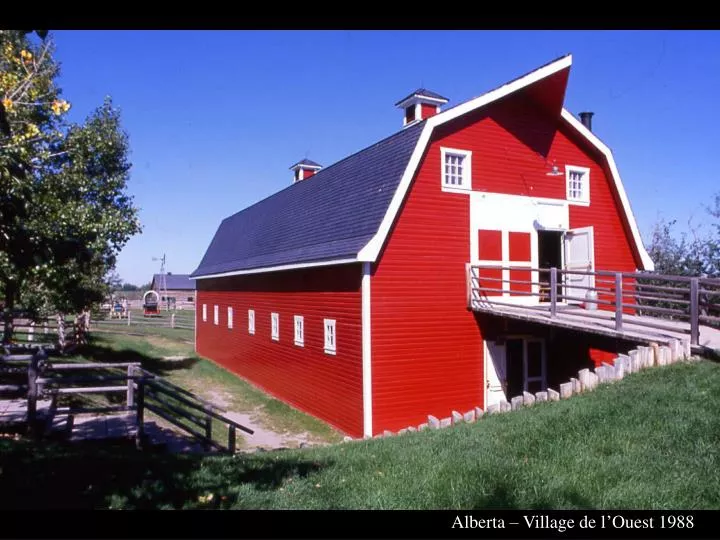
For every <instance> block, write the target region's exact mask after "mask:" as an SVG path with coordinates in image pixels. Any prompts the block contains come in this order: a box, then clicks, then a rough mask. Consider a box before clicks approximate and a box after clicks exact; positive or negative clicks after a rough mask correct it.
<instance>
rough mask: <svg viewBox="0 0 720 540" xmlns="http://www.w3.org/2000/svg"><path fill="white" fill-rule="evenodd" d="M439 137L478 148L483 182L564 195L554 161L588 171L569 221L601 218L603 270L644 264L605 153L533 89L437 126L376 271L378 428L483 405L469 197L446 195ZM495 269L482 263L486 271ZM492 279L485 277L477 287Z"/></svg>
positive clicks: (491, 249) (490, 244) (478, 177)
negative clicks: (469, 290)
mask: <svg viewBox="0 0 720 540" xmlns="http://www.w3.org/2000/svg"><path fill="white" fill-rule="evenodd" d="M441 146H443V147H451V148H457V149H463V150H470V151H472V152H473V159H472V184H473V189H474V190H476V191H485V192H494V193H507V194H512V195H525V196H532V197H547V198H554V199H565V198H566V184H565V182H566V180H565V176H564V175H563V176H548V175H547V174H546V173H547V172H548V171H550V170H551V167H552V165H553V163H556V164H557V165H558V166H560V167H563V166H564V165H566V164H568V165H577V166H582V167H588V168H590V170H591V180H590V198H591V204H590V206H589V207H579V206H572V207H571V208H570V226H571V227H572V228H575V227H582V226H585V225H593V226H594V227H595V260H596V267H597V268H598V269H601V268H612V269H619V270H631V269H634V268H635V266H636V264H637V263H638V261H639V260H638V258H637V253H634V252H633V247H632V243H631V240H630V236H629V233H628V227H627V223H626V222H625V221H624V218H623V217H622V216H621V215H620V210H619V208H620V206H619V203H618V201H617V194H616V193H615V192H614V188H613V187H612V186H611V184H610V181H609V175H608V174H606V173H607V171H606V166H605V164H604V161H603V158H602V156H600V155H599V153H598V152H597V151H595V150H593V149H591V148H590V147H589V146H588V145H587V143H585V142H582V141H578V139H577V136H576V135H575V134H574V133H572V132H571V131H570V129H569V128H567V127H565V125H564V124H563V123H562V121H561V120H560V119H559V118H558V117H557V116H548V115H547V114H546V113H544V112H543V111H542V109H541V108H540V107H538V106H537V105H536V104H535V103H534V102H533V101H532V100H531V99H530V98H529V97H528V95H526V94H524V93H523V92H519V93H517V94H515V95H513V96H511V97H510V98H506V99H504V100H501V101H499V102H498V103H496V104H494V105H492V106H490V107H488V108H487V109H485V110H483V111H480V112H477V113H471V114H469V115H466V116H465V117H463V118H460V119H458V120H457V121H454V122H450V123H448V124H446V125H444V126H441V127H440V128H438V130H436V132H435V133H434V135H433V140H432V141H431V143H430V145H429V147H428V149H427V151H426V153H425V156H424V157H423V159H422V161H421V164H420V167H419V170H418V172H417V174H416V177H415V180H414V182H413V185H412V187H411V189H410V192H409V193H408V195H407V196H406V199H405V202H404V204H403V207H402V211H401V214H400V215H399V217H398V219H397V220H396V222H395V224H394V226H393V229H392V231H391V235H390V237H389V239H388V241H387V242H386V245H385V248H384V251H383V253H382V255H381V259H380V261H379V264H378V265H377V267H376V269H375V273H374V275H373V281H372V336H373V351H372V352H373V429H374V431H375V433H377V432H380V431H382V430H384V429H390V430H394V429H399V428H402V427H405V426H407V425H411V424H417V423H420V422H422V421H424V419H425V418H426V416H427V415H428V414H433V415H435V416H439V417H440V416H448V415H449V414H450V412H451V411H452V410H453V409H454V410H459V411H463V410H467V409H469V408H470V407H473V406H475V405H481V404H482V403H483V388H484V380H483V363H482V362H483V358H482V350H483V349H482V334H481V331H480V328H479V326H478V323H477V321H476V320H475V318H474V317H473V315H472V314H471V313H469V312H468V310H467V309H466V298H465V294H466V290H465V279H464V264H465V263H466V262H468V260H469V257H470V253H469V238H470V237H469V235H470V234H471V232H470V230H469V200H468V197H467V196H465V195H462V194H455V193H447V192H442V190H441V185H440V180H441V163H440V155H441V152H440V147H441ZM472 234H476V233H475V232H473V233H472ZM477 234H479V255H480V258H481V259H486V260H487V259H490V260H493V259H495V258H496V257H497V259H498V260H499V259H501V257H500V256H499V254H498V246H499V243H498V241H497V239H496V238H495V239H493V237H492V236H491V234H490V233H487V232H486V231H481V232H480V233H477ZM512 238H513V239H512V240H511V246H510V250H511V252H512V258H514V257H518V258H519V260H529V257H528V256H527V252H528V249H529V248H528V246H527V242H526V239H524V238H523V239H522V240H520V237H519V236H514V235H513V236H512ZM498 274H499V272H495V273H494V274H493V275H490V273H489V271H487V270H486V271H483V273H482V274H481V276H483V277H500V276H499V275H498ZM528 277H529V276H528V273H527V272H523V271H519V272H513V273H511V278H512V279H526V278H528ZM497 283H498V282H491V281H487V280H485V282H483V280H482V279H481V285H487V286H495V287H497ZM513 290H515V291H518V292H520V291H522V290H526V287H525V286H523V285H518V286H515V287H513ZM581 345H582V346H581V349H582V350H581V351H580V352H579V353H578V354H581V356H582V357H583V358H584V359H587V361H590V359H589V346H590V345H589V344H588V343H582V344H581ZM576 356H577V355H576ZM583 361H584V360H583ZM580 363H582V362H580ZM573 364H574V366H573V368H574V367H576V366H577V365H578V364H577V363H573Z"/></svg>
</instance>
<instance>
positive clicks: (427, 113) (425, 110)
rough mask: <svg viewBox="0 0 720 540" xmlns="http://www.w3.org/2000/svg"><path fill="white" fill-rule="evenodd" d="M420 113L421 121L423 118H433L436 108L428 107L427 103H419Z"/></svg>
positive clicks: (433, 106)
mask: <svg viewBox="0 0 720 540" xmlns="http://www.w3.org/2000/svg"><path fill="white" fill-rule="evenodd" d="M420 109H421V112H420V114H421V115H422V118H423V120H424V119H425V118H430V117H431V116H435V115H436V114H437V112H436V111H437V107H435V105H428V104H427V103H421V104H420Z"/></svg>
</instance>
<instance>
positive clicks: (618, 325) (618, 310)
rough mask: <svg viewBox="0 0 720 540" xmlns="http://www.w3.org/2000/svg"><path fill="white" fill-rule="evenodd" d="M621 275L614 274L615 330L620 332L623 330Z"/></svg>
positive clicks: (618, 273)
mask: <svg viewBox="0 0 720 540" xmlns="http://www.w3.org/2000/svg"><path fill="white" fill-rule="evenodd" d="M622 286H623V284H622V274H621V273H620V272H616V273H615V330H617V331H618V332H622V329H623V306H622V305H623V294H622Z"/></svg>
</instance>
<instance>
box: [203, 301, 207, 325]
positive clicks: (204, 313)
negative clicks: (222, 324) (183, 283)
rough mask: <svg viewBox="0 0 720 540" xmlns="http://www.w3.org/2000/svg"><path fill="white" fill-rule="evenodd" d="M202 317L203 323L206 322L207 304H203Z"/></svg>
mask: <svg viewBox="0 0 720 540" xmlns="http://www.w3.org/2000/svg"><path fill="white" fill-rule="evenodd" d="M202 315H203V322H207V304H203V310H202Z"/></svg>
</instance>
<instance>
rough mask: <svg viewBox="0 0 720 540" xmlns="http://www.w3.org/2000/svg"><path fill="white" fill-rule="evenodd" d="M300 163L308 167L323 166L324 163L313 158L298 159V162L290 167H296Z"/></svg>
mask: <svg viewBox="0 0 720 540" xmlns="http://www.w3.org/2000/svg"><path fill="white" fill-rule="evenodd" d="M298 165H307V166H308V167H322V165H320V164H319V163H315V162H314V161H313V160H311V159H302V160H300V161H298V162H297V163H295V165H292V166H291V167H290V168H291V169H294V168H295V167H297V166H298Z"/></svg>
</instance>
